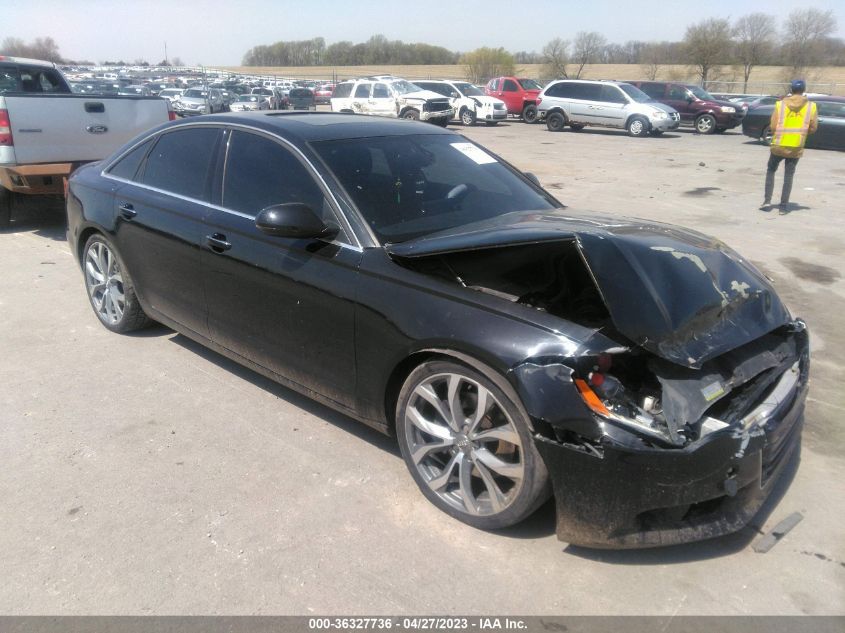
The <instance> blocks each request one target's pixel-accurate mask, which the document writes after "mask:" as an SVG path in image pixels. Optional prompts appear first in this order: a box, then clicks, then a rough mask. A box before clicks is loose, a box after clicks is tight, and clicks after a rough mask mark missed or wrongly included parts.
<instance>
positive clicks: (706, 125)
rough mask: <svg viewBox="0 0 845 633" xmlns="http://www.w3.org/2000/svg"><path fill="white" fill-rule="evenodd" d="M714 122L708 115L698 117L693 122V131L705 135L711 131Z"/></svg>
mask: <svg viewBox="0 0 845 633" xmlns="http://www.w3.org/2000/svg"><path fill="white" fill-rule="evenodd" d="M715 123H716V120H715V119H714V118H713V117H712V116H710V115H709V114H705V115H704V116H700V117H698V119H697V120H696V122H695V129H696V130H697V131H698V132H699V133H701V134H707V133H709V132H711V131H712V130H713V126H714V124H715Z"/></svg>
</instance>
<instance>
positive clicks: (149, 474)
mask: <svg viewBox="0 0 845 633" xmlns="http://www.w3.org/2000/svg"><path fill="white" fill-rule="evenodd" d="M451 127H453V128H454V129H457V130H458V131H461V132H463V133H465V134H466V135H467V136H468V137H470V138H471V139H473V140H476V141H478V142H480V143H482V144H484V145H486V146H488V147H489V148H491V150H493V151H495V152H497V153H499V154H500V155H502V156H503V157H505V158H506V159H508V160H509V161H511V162H512V163H514V164H515V165H517V166H518V167H519V168H521V169H524V170H527V171H533V172H534V173H535V174H537V176H538V177H539V178H540V180H541V181H542V182H543V184H544V185H545V186H546V187H548V188H549V189H550V190H551V191H552V192H553V193H554V194H555V195H557V196H558V197H559V198H560V199H561V200H562V201H563V202H565V203H567V204H569V205H571V206H572V207H573V208H575V209H593V210H600V211H610V212H613V213H617V214H623V215H629V216H635V217H643V218H650V219H655V220H661V221H667V222H673V223H677V224H682V225H686V226H690V227H693V228H696V229H698V230H701V231H703V232H705V233H708V234H711V235H713V236H715V237H717V238H719V239H722V240H723V241H725V242H727V243H728V244H730V245H731V246H733V247H734V248H736V249H737V250H738V251H739V252H740V253H742V254H743V255H744V256H746V257H747V258H749V259H750V260H751V261H753V262H754V263H755V264H756V265H757V266H758V267H759V268H760V269H761V270H763V271H764V272H766V274H768V275H769V276H770V277H772V278H773V279H774V282H775V285H776V287H777V289H778V290H779V292H780V293H781V295H782V296H783V298H784V299H785V301H786V303H787V305H788V306H789V307H790V308H791V309H792V310H793V312H794V314H796V315H800V316H802V317H804V318H805V319H806V320H807V322H808V323H809V326H810V328H811V333H812V342H813V370H812V377H813V383H812V387H811V391H810V397H809V402H808V408H807V417H806V429H805V433H804V443H803V449H802V453H801V458H800V463H798V460H796V462H795V463H794V464H793V466H794V467H793V468H792V471H791V473H790V476H789V477H788V478H787V479H788V481H785V482H784V483H783V485H781V487H780V489H779V494H778V495H777V497H778V498H779V499H776V501H778V503H776V504H775V503H770V504H769V505H768V506H767V507H766V508H765V509H764V511H763V512H762V513H761V514H760V515H759V516H758V517H757V519H756V521H755V526H754V527H753V528H748V529H747V530H745V531H744V532H742V533H739V534H737V535H733V536H730V537H727V538H722V539H718V540H714V541H709V542H704V543H699V544H693V545H688V546H678V547H672V548H668V549H662V550H649V551H633V552H606V551H593V550H585V549H580V548H575V547H569V546H567V545H566V544H565V543H561V542H559V541H558V540H557V539H556V537H555V536H554V514H553V508H552V507H551V505H547V506H546V507H544V508H543V509H542V510H541V511H540V512H539V513H538V514H537V515H536V516H535V517H533V518H532V519H531V520H530V521H528V522H527V523H526V524H524V525H522V526H520V527H518V528H515V529H511V530H508V531H505V532H502V533H485V532H480V531H477V530H474V529H472V528H470V527H468V526H465V525H463V524H461V523H459V522H457V521H455V520H452V519H450V518H449V517H448V516H446V515H445V514H443V513H441V512H439V511H438V510H436V509H435V508H434V507H433V506H432V505H431V504H429V503H428V502H427V501H426V500H425V499H424V498H423V496H422V495H421V494H420V493H419V492H418V490H417V489H416V486H415V484H414V482H413V481H412V479H411V477H410V476H409V474H408V473H407V472H406V469H405V466H404V464H403V462H402V459H401V457H400V455H399V452H398V449H397V448H396V447H395V445H394V443H393V441H392V440H391V439H389V438H386V437H383V436H381V435H379V434H378V433H376V432H374V431H371V430H369V429H367V428H365V427H363V426H361V425H359V424H357V423H356V422H354V421H352V420H350V419H348V418H346V417H344V416H342V415H340V414H337V413H335V412H333V411H331V410H329V409H327V408H325V407H322V406H320V405H317V404H314V403H313V402H311V401H309V400H307V399H306V398H304V397H301V396H299V395H297V394H294V393H292V392H291V391H288V390H287V389H285V388H282V387H279V386H277V385H275V384H274V383H271V382H270V381H268V380H266V379H264V378H262V377H260V376H258V375H257V374H254V373H252V372H251V371H248V370H246V369H243V368H240V367H239V366H237V365H235V364H234V363H232V362H230V361H228V360H226V359H224V358H223V357H221V356H218V355H217V354H215V353H213V352H210V351H206V350H205V349H204V348H201V347H200V346H198V345H196V344H195V343H193V342H191V341H189V340H188V339H186V338H184V337H182V336H180V335H177V334H174V333H173V332H172V331H170V330H167V329H164V328H155V329H151V330H148V331H145V332H143V333H141V334H139V335H135V336H118V335H114V334H111V333H109V332H108V331H107V330H106V329H104V328H103V327H101V326H100V325H99V323H98V322H97V320H96V318H95V316H94V314H93V313H92V311H91V308H90V306H89V304H88V301H87V299H86V296H85V292H84V288H83V281H82V276H81V274H80V272H79V270H78V268H77V267H76V265H75V263H74V261H73V259H72V258H71V256H70V253H69V250H68V246H67V244H66V243H65V240H64V225H63V218H62V217H61V215H59V214H57V213H55V212H52V213H51V212H49V211H46V210H42V211H40V212H28V213H24V214H22V215H21V216H20V217H19V218H18V220H17V222H15V223H14V224H13V226H12V228H11V229H9V230H6V231H4V232H0V269H2V270H3V274H2V276H0V324H2V326H0V422H2V424H0V464H2V467H1V468H0V499H2V502H3V506H4V507H3V512H2V513H0V570H2V579H3V581H2V583H0V613H4V614H36V613H49V614H255V613H262V614H304V615H307V614H326V613H330V614H407V613H440V614H443V613H449V614H489V613H497V614H525V615H528V614H657V615H689V614H760V615H764V614H767V615H773V614H805V613H807V614H843V613H845V536H843V535H844V534H845V532H843V529H842V518H843V516H845V486H843V485H842V482H843V480H845V468H843V465H844V464H845V462H843V446H845V443H843V438H845V433H843V430H842V429H843V426H842V418H843V414H845V397H843V390H842V384H843V382H845V371H843V364H845V334H843V333H845V281H844V280H843V279H842V271H843V270H845V155H843V154H842V153H839V152H828V151H818V150H808V151H807V152H806V154H805V157H804V158H803V159H802V160H801V162H800V163H799V165H798V170H797V173H796V180H795V187H794V191H793V200H794V202H795V203H796V206H795V207H794V208H793V209H792V210H791V211H790V212H789V213H786V214H780V213H778V211H776V210H775V211H772V212H769V213H764V212H761V211H758V210H757V206H758V205H759V203H760V202H761V201H762V188H763V177H764V170H765V164H766V158H767V149H766V148H763V147H761V146H759V145H758V144H756V143H754V142H752V141H751V140H750V139H748V138H746V137H743V136H742V135H741V134H739V133H738V132H728V133H726V134H723V135H717V136H699V135H695V134H693V133H692V132H690V131H686V130H681V131H679V132H677V133H672V134H666V135H665V136H664V137H662V138H648V139H634V138H629V137H628V136H626V135H625V134H624V133H622V132H616V131H603V130H598V131H597V130H585V131H583V132H580V133H572V132H564V133H559V134H553V133H550V132H548V131H547V130H546V129H545V126H540V125H537V126H529V125H525V124H523V123H521V122H519V121H513V122H508V123H507V124H502V125H499V126H497V127H495V128H487V127H476V128H470V129H461V128H460V126H451ZM779 185H780V174H779V178H778V186H779ZM796 511H798V512H801V513H802V514H803V515H804V520H803V521H802V522H801V523H800V524H798V526H797V527H796V528H795V529H794V530H793V531H792V532H790V533H789V534H788V535H787V536H786V537H785V538H784V539H783V540H782V541H781V542H780V543H779V544H778V545H776V546H775V548H774V549H772V550H771V551H770V552H769V553H767V554H757V553H754V552H753V550H752V549H751V547H750V546H751V544H752V543H753V542H754V540H755V539H756V538H757V536H758V532H757V530H762V531H766V530H768V529H770V528H771V527H773V526H774V525H775V524H776V523H777V522H779V521H780V520H782V519H783V518H785V517H786V516H787V515H789V514H790V513H792V512H796Z"/></svg>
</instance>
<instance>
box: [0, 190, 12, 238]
mask: <svg viewBox="0 0 845 633" xmlns="http://www.w3.org/2000/svg"><path fill="white" fill-rule="evenodd" d="M14 196H15V194H13V193H12V192H11V191H9V190H8V189H6V188H5V187H1V186H0V229H5V228H6V227H8V226H9V224H11V222H12V200H13V198H14Z"/></svg>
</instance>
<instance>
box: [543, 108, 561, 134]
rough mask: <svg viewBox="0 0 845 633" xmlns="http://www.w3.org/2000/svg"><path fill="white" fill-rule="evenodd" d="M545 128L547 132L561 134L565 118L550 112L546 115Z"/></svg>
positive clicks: (557, 113) (558, 113)
mask: <svg viewBox="0 0 845 633" xmlns="http://www.w3.org/2000/svg"><path fill="white" fill-rule="evenodd" d="M546 127H547V128H548V129H549V132H562V131H563V128H564V127H566V117H565V116H563V114H561V113H560V112H550V113H549V114H547V115H546Z"/></svg>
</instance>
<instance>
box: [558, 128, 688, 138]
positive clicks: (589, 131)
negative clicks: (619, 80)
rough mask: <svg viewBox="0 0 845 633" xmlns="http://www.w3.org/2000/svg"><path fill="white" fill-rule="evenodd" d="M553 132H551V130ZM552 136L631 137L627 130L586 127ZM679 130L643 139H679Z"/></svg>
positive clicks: (565, 130)
mask: <svg viewBox="0 0 845 633" xmlns="http://www.w3.org/2000/svg"><path fill="white" fill-rule="evenodd" d="M549 131H551V130H549ZM552 134H555V135H557V134H584V135H587V136H619V137H630V136H631V135H630V134H628V132H626V131H625V130H618V129H613V130H611V129H603V128H597V127H585V128H584V129H582V130H572V129H570V128H568V127H567V128H565V129H564V130H562V131H560V132H552ZM679 136H680V135H679V134H678V130H673V131H672V132H664V133H663V134H659V135H657V136H655V135H653V134H649V135H648V136H645V137H643V138H649V139H653V140H655V141H660V140H663V139H667V138H679Z"/></svg>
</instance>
